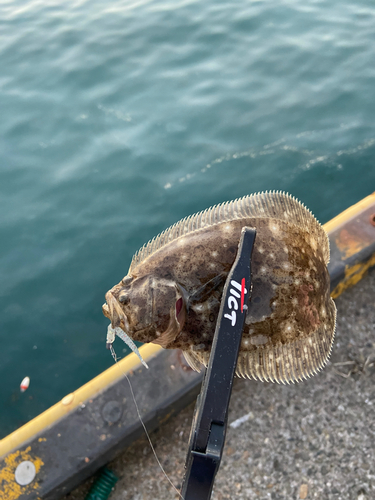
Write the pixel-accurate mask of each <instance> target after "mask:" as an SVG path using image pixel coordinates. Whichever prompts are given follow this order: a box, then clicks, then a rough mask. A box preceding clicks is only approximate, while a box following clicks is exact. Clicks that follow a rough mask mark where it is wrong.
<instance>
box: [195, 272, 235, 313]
mask: <svg viewBox="0 0 375 500" xmlns="http://www.w3.org/2000/svg"><path fill="white" fill-rule="evenodd" d="M226 278H227V273H220V274H218V275H217V276H215V277H214V278H212V280H210V281H208V282H207V283H205V284H204V285H203V286H201V287H200V288H198V290H197V291H196V292H194V293H193V294H192V295H190V297H189V306H190V305H194V304H195V303H197V302H205V301H206V300H207V299H208V298H209V297H210V296H211V294H212V292H214V291H215V290H217V289H218V288H220V287H221V286H224V284H225V280H226Z"/></svg>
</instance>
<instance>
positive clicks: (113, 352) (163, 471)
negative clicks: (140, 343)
mask: <svg viewBox="0 0 375 500" xmlns="http://www.w3.org/2000/svg"><path fill="white" fill-rule="evenodd" d="M109 349H110V351H111V354H112V357H113V359H114V360H115V363H116V364H118V362H117V355H116V353H115V350H114V348H113V345H112V344H110V345H109ZM146 366H147V365H146ZM147 368H148V367H147ZM121 371H122V374H123V375H124V377H125V378H126V380H127V381H128V384H129V387H130V392H131V394H132V398H133V401H134V404H135V408H136V410H137V415H138V418H139V421H140V422H141V424H142V427H143V430H144V431H145V434H146V436H147V439H148V442H149V443H150V446H151V449H152V452H153V454H154V456H155V459H156V461H157V463H158V465H159V467H160V469H161V471H162V473H163V474H164V476H165V477H166V478H167V480H168V481H169V484H170V485H171V486H172V488H173V489H174V490H175V491H176V493H177V494H178V496H179V497H181V498H182V495H181V493H180V492H179V491H178V489H177V488H176V486H175V485H174V484H173V483H172V481H171V480H170V479H169V477H168V474H167V473H166V472H165V470H164V468H163V466H162V465H161V463H160V460H159V459H158V456H157V455H156V451H155V448H154V446H153V444H152V441H151V438H150V436H149V433H148V431H147V429H146V426H145V424H144V422H143V420H142V417H141V413H140V411H139V408H138V404H137V401H136V400H135V396H134V391H133V387H132V384H131V382H130V379H129V377H128V376H127V375H126V373H125V372H124V371H123V370H122V368H121Z"/></svg>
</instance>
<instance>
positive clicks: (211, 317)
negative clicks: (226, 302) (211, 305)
mask: <svg viewBox="0 0 375 500" xmlns="http://www.w3.org/2000/svg"><path fill="white" fill-rule="evenodd" d="M209 320H210V321H211V323H213V322H214V321H215V316H214V315H213V314H210V316H209Z"/></svg>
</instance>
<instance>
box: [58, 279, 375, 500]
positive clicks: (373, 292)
mask: <svg viewBox="0 0 375 500" xmlns="http://www.w3.org/2000/svg"><path fill="white" fill-rule="evenodd" d="M336 304H337V308H338V324H337V336H336V343H335V347H334V350H333V355H332V358H331V361H330V363H329V365H328V366H327V367H326V369H325V370H324V371H323V372H322V373H320V374H319V375H317V376H315V377H313V378H311V379H309V380H308V381H306V382H303V383H300V384H296V385H292V386H280V385H275V384H268V383H261V382H252V381H245V380H236V383H235V386H234V389H233V395H232V400H231V405H230V408H231V409H230V415H229V423H233V422H234V421H235V420H237V419H238V418H240V417H243V416H245V415H246V416H247V420H246V421H245V422H243V423H242V424H241V425H239V426H238V427H236V428H233V427H230V426H229V427H228V432H227V440H226V445H225V450H224V456H223V460H222V463H221V467H220V470H219V472H218V475H217V478H216V482H215V488H214V492H213V495H212V499H213V500H224V499H233V500H235V499H236V500H237V499H238V500H241V499H249V500H251V499H257V500H266V499H267V500H268V499H273V500H283V499H296V500H298V499H305V498H306V499H320V500H331V499H332V500H372V499H375V418H374V417H375V415H374V410H375V384H374V382H375V366H374V363H375V331H374V330H375V328H374V327H375V271H374V270H373V271H372V272H371V273H370V275H369V276H367V277H366V278H365V279H364V280H363V281H361V282H360V283H359V284H358V285H356V286H355V287H354V288H352V289H350V290H348V291H347V292H345V294H343V295H342V296H341V297H340V298H339V299H338V300H337V301H336ZM124 383H126V381H124ZM192 414H193V406H190V407H188V408H186V409H185V410H184V411H182V412H181V413H180V414H179V415H178V416H177V417H175V418H174V419H172V420H170V421H168V422H167V423H166V425H165V426H164V427H162V428H161V429H159V430H158V431H156V432H154V433H153V434H152V435H151V439H152V442H153V443H154V446H155V449H156V452H157V455H158V457H159V459H160V461H161V463H162V465H163V467H164V468H165V470H166V472H167V474H168V475H169V477H170V478H171V480H172V481H173V483H174V484H175V485H176V486H177V487H180V486H181V480H182V477H183V470H184V463H185V456H186V450H187V442H188V438H189V432H190V425H191V419H192ZM109 468H111V469H112V470H113V471H114V472H115V473H116V474H117V475H118V476H119V477H120V480H119V481H118V483H117V485H116V487H115V489H114V491H113V492H112V494H111V496H110V500H146V499H147V500H148V499H155V500H159V499H160V500H165V499H177V498H178V496H177V494H176V493H175V492H174V491H173V489H172V488H171V486H170V485H169V483H168V482H167V480H166V479H165V478H164V476H163V474H162V472H161V471H160V469H159V467H158V465H157V463H156V461H155V457H154V455H153V454H152V451H151V449H150V446H149V444H148V442H147V441H146V438H144V439H140V440H139V441H137V442H136V443H134V444H133V445H132V446H131V447H130V448H128V449H126V450H124V453H123V454H122V455H121V456H120V457H119V458H118V459H117V460H115V461H113V462H112V463H111V464H109ZM91 483H92V480H90V481H88V482H87V483H85V484H84V485H82V486H81V487H80V488H78V489H77V490H75V491H74V492H72V493H71V494H70V495H67V496H66V497H64V500H83V499H84V498H85V495H86V494H87V491H88V489H89V487H90V485H91Z"/></svg>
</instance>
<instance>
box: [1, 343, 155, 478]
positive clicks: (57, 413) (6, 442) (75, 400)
mask: <svg viewBox="0 0 375 500" xmlns="http://www.w3.org/2000/svg"><path fill="white" fill-rule="evenodd" d="M161 349H162V348H161V347H160V346H158V345H155V344H145V345H143V346H141V347H140V349H139V351H140V353H141V355H142V357H143V359H144V360H146V361H147V360H148V359H150V358H151V357H153V356H154V355H155V354H156V353H157V352H158V351H160V350H161ZM140 366H142V365H141V362H140V361H139V359H138V357H137V355H136V354H134V353H131V354H129V355H128V356H126V358H124V359H122V360H120V361H119V362H118V363H116V364H115V365H113V366H111V367H110V368H108V369H107V370H105V371H104V372H102V373H100V374H99V375H98V376H97V377H95V378H93V379H92V380H90V381H89V382H87V384H85V385H83V386H81V387H80V388H79V389H77V390H76V391H74V392H72V393H71V394H68V395H67V396H65V397H64V398H63V399H62V400H61V401H59V402H58V403H56V404H55V405H53V406H51V408H48V410H46V411H44V412H43V413H41V414H40V415H38V416H37V417H35V418H33V419H32V420H30V422H28V423H27V424H25V425H23V426H22V427H20V428H19V429H17V430H15V431H14V432H12V433H11V434H9V435H8V436H6V437H5V438H4V439H2V440H1V441H0V458H3V457H4V456H5V455H7V454H8V453H10V452H11V451H12V450H14V449H16V448H18V447H19V446H20V445H21V444H23V443H26V442H27V441H28V440H30V439H31V438H33V437H34V436H35V435H36V434H38V433H39V432H41V431H43V429H46V427H49V426H50V425H52V424H53V423H55V422H56V421H57V420H59V419H60V418H62V417H64V416H65V415H66V414H67V413H69V412H71V411H72V410H74V409H75V408H76V407H77V406H79V405H81V404H82V403H83V402H84V401H86V400H88V399H90V398H93V397H95V396H96V394H98V393H99V392H100V391H102V390H104V389H106V388H107V387H108V386H109V385H112V384H113V383H115V382H116V381H117V380H119V379H120V378H121V377H123V373H124V372H125V373H128V372H130V371H131V370H134V369H136V368H139V367H140ZM0 479H1V477H0Z"/></svg>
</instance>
